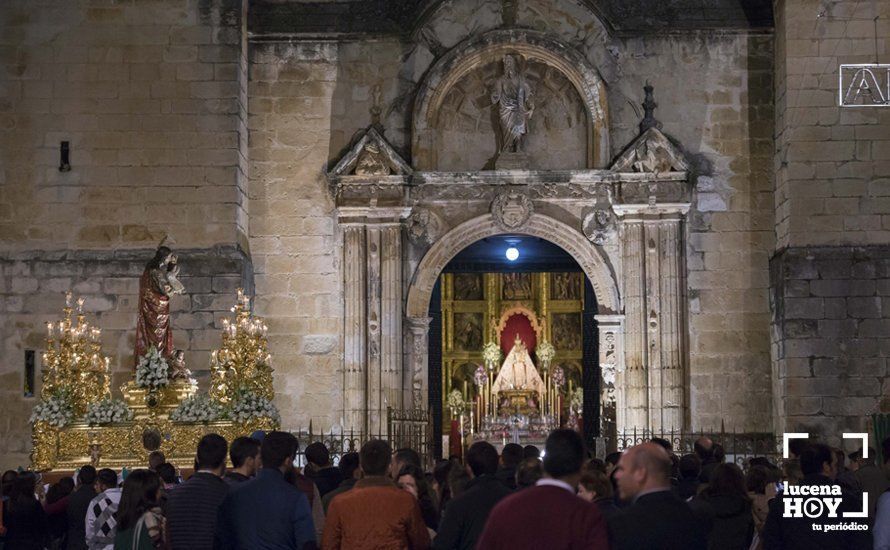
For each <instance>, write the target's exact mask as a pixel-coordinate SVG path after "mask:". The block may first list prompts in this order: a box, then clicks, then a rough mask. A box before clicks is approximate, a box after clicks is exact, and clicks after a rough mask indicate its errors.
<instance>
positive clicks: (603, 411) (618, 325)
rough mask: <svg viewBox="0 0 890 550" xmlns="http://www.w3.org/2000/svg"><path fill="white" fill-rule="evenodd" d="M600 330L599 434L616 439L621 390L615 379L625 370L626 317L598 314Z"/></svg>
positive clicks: (597, 320) (597, 321)
mask: <svg viewBox="0 0 890 550" xmlns="http://www.w3.org/2000/svg"><path fill="white" fill-rule="evenodd" d="M595 318H596V323H597V329H598V330H599V342H600V345H599V364H600V376H601V377H602V384H601V386H600V434H601V435H603V436H606V437H610V438H611V441H614V440H615V435H616V433H617V402H618V390H617V387H616V382H617V379H618V377H619V375H621V374H623V373H624V372H625V364H624V316H623V315H597V316H596V317H595Z"/></svg>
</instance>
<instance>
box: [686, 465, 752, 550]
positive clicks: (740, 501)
mask: <svg viewBox="0 0 890 550" xmlns="http://www.w3.org/2000/svg"><path fill="white" fill-rule="evenodd" d="M689 506H690V508H692V511H693V512H695V513H696V514H697V515H698V516H699V517H700V519H701V520H702V522H703V523H706V524H707V523H710V524H711V525H712V526H713V527H712V528H711V533H710V535H709V536H708V548H709V549H710V550H747V549H748V548H749V547H750V546H751V539H752V538H753V537H754V515H753V513H752V510H751V506H752V503H751V497H749V496H748V492H747V491H746V490H745V476H744V475H743V474H742V470H741V469H740V468H739V467H738V466H736V465H735V464H718V465H717V467H716V468H714V471H713V472H712V473H711V482H710V483H709V484H708V486H707V487H705V489H704V490H703V491H702V493H701V495H699V496H698V497H696V498H694V499H692V501H690V503H689Z"/></svg>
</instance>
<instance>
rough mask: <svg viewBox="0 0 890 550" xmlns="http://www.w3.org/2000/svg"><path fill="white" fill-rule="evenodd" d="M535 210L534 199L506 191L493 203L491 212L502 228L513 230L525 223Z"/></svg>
mask: <svg viewBox="0 0 890 550" xmlns="http://www.w3.org/2000/svg"><path fill="white" fill-rule="evenodd" d="M534 210H535V206H534V204H533V203H532V200H531V199H530V198H528V196H527V195H524V194H523V193H518V192H505V193H501V194H500V195H498V196H497V197H496V198H495V199H494V201H493V202H492V203H491V214H492V216H494V221H495V223H496V224H497V225H498V227H500V228H501V229H504V230H505V231H512V230H514V229H518V228H520V227H522V226H523V225H525V222H527V221H528V219H529V218H530V217H531V215H532V213H533V212H534Z"/></svg>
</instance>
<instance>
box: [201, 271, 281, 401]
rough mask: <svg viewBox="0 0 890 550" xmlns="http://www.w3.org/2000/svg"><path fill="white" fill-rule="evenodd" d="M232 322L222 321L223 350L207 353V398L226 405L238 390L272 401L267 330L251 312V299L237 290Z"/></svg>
mask: <svg viewBox="0 0 890 550" xmlns="http://www.w3.org/2000/svg"><path fill="white" fill-rule="evenodd" d="M232 313H233V314H234V319H228V318H226V319H223V320H222V326H223V331H222V347H221V348H220V349H219V350H214V351H213V352H211V354H210V369H211V373H210V397H211V398H213V399H214V400H216V401H218V402H220V403H223V404H225V403H229V402H231V401H232V400H233V399H235V397H236V395H237V394H238V392H240V391H249V392H252V393H254V394H256V395H258V396H260V397H265V398H266V399H269V400H271V399H272V398H273V397H274V396H275V391H274V389H273V388H272V365H271V362H272V356H271V355H270V354H269V352H268V351H267V350H266V332H267V331H268V327H267V326H266V324H265V322H264V321H263V319H261V318H260V317H255V316H253V315H252V314H251V312H250V298H249V297H247V296H245V295H244V291H243V290H242V289H240V288H239V289H238V301H237V302H236V303H235V305H234V306H233V307H232Z"/></svg>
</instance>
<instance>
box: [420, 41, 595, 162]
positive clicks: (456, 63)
mask: <svg viewBox="0 0 890 550" xmlns="http://www.w3.org/2000/svg"><path fill="white" fill-rule="evenodd" d="M505 54H519V55H521V56H523V57H525V58H526V59H530V60H534V61H538V62H540V63H544V64H546V65H547V66H549V67H552V68H553V69H555V70H557V71H559V72H560V73H562V74H563V75H564V76H565V77H566V78H567V79H568V80H569V81H570V82H571V83H572V85H573V86H574V88H575V90H576V91H577V92H578V94H579V96H580V97H581V100H582V102H583V103H584V107H585V111H586V114H587V128H588V130H587V167H588V168H607V167H608V164H609V161H610V158H609V156H610V153H609V121H608V109H607V106H606V88H605V84H604V82H603V79H602V78H601V77H600V75H599V73H598V72H597V70H596V69H595V68H594V67H593V66H592V65H591V64H590V63H589V62H588V60H587V58H585V57H584V55H583V54H581V53H580V52H579V51H578V50H576V49H574V48H572V47H571V46H569V45H567V44H565V43H563V42H561V41H560V40H558V39H556V38H553V37H551V36H549V35H547V34H545V33H542V32H538V31H532V30H527V29H498V30H493V31H489V32H487V33H484V34H482V35H481V36H479V37H476V38H471V39H469V40H467V41H464V42H462V43H461V44H458V45H457V46H455V47H454V48H452V49H451V50H450V51H449V52H448V53H446V54H445V55H444V56H442V57H441V58H440V59H439V60H438V61H437V62H436V63H435V64H434V65H433V66H432V68H431V69H430V71H429V74H428V75H427V76H426V78H425V79H424V81H423V82H422V83H421V85H420V89H419V90H418V92H417V98H416V100H415V103H414V112H413V128H412V138H411V153H412V158H413V159H414V164H415V167H417V168H419V169H422V170H436V168H437V158H436V150H437V141H436V140H437V136H436V132H435V128H436V127H437V123H438V116H439V111H440V109H441V107H442V102H443V100H444V99H445V97H446V96H447V95H448V92H449V90H451V88H452V87H453V86H454V85H455V84H457V83H458V82H460V80H461V79H462V78H463V77H464V76H466V75H467V74H469V73H470V72H471V71H472V70H474V69H475V68H477V67H480V66H482V65H484V64H486V63H488V62H490V61H493V60H497V59H500V58H501V57H503V56H504V55H505Z"/></svg>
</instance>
